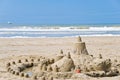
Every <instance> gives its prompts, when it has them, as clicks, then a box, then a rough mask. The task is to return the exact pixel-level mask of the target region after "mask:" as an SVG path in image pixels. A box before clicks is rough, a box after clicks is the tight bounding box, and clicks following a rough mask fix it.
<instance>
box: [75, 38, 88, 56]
mask: <svg viewBox="0 0 120 80" xmlns="http://www.w3.org/2000/svg"><path fill="white" fill-rule="evenodd" d="M74 53H75V54H78V55H80V54H86V55H88V51H87V49H86V45H85V42H82V40H81V37H80V36H79V37H78V38H77V42H76V43H75V49H74Z"/></svg>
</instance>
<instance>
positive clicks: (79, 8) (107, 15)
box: [0, 0, 120, 24]
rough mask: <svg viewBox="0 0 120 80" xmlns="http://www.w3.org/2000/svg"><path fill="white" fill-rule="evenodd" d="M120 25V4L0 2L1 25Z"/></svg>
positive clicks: (103, 0) (115, 0)
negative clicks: (11, 23) (9, 22)
mask: <svg viewBox="0 0 120 80" xmlns="http://www.w3.org/2000/svg"><path fill="white" fill-rule="evenodd" d="M8 21H11V22H13V23H19V24H93V23H94V24H96V23H120V0H0V23H7V22H8Z"/></svg>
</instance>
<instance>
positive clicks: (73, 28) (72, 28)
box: [0, 26, 120, 31]
mask: <svg viewBox="0 0 120 80" xmlns="http://www.w3.org/2000/svg"><path fill="white" fill-rule="evenodd" d="M113 30H114V31H117V30H120V27H118V26H116V27H115V26H114V27H107V26H104V27H92V26H91V27H86V26H70V27H58V26H54V27H39V26H36V27H35V26H34V27H33V26H17V27H7V28H3V27H2V28H0V31H113Z"/></svg>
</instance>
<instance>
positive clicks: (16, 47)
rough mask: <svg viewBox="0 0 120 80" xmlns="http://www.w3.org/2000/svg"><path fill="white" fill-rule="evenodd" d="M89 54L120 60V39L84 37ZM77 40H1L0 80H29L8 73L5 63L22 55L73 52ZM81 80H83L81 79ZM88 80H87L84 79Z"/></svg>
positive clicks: (115, 78)
mask: <svg viewBox="0 0 120 80" xmlns="http://www.w3.org/2000/svg"><path fill="white" fill-rule="evenodd" d="M82 41H84V42H86V47H87V50H88V52H89V54H93V55H94V56H95V57H97V56H98V55H99V54H102V55H103V57H104V58H112V59H115V58H117V59H120V37H82ZM75 42H76V38H1V39H0V80H29V79H25V78H20V77H17V76H14V75H12V74H10V73H8V72H7V71H6V68H5V63H6V62H7V61H10V60H12V59H14V58H16V57H17V56H21V55H42V56H48V57H52V56H53V55H55V54H57V53H59V52H60V50H61V49H63V51H64V53H67V52H72V51H73V48H74V43H75ZM107 79H108V80H120V76H116V77H104V78H90V80H107ZM80 80H81V79H80ZM82 80H87V79H85V78H84V79H82Z"/></svg>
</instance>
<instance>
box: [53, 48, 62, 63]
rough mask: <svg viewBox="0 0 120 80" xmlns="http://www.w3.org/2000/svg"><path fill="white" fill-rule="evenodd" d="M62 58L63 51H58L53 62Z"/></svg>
mask: <svg viewBox="0 0 120 80" xmlns="http://www.w3.org/2000/svg"><path fill="white" fill-rule="evenodd" d="M63 57H64V55H63V50H60V53H59V54H57V55H56V57H55V62H56V61H58V60H60V59H62V58H63Z"/></svg>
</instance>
